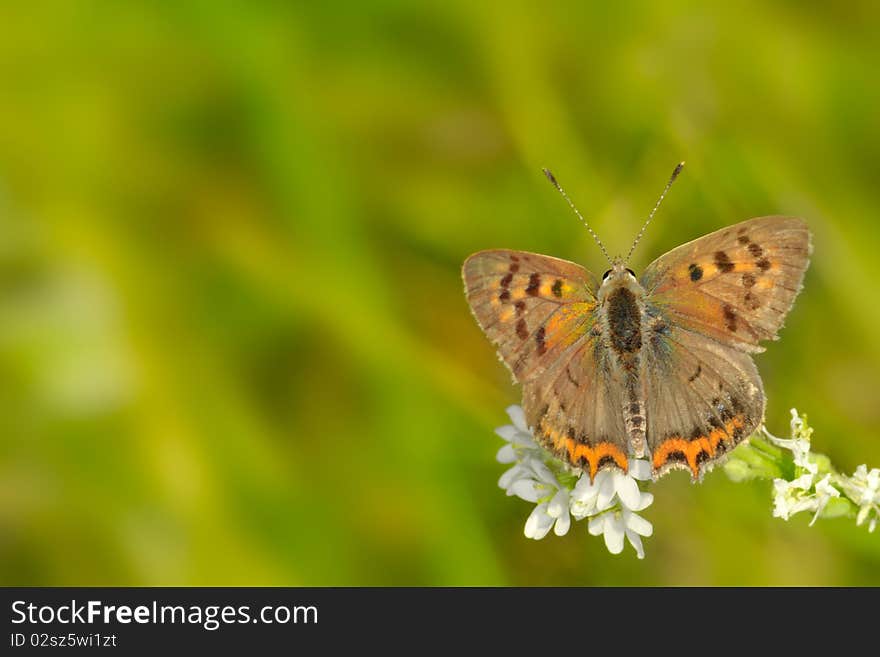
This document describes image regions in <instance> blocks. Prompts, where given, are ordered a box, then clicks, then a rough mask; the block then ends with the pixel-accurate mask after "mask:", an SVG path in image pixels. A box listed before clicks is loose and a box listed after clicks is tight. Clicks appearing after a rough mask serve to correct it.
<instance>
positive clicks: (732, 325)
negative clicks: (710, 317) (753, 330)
mask: <svg viewBox="0 0 880 657" xmlns="http://www.w3.org/2000/svg"><path fill="white" fill-rule="evenodd" d="M722 312H723V313H724V326H725V328H727V330H728V331H731V332H733V333H736V320H737V317H736V312H734V310H733V308H731V307H730V306H729V305H728V304H724V308H723V309H722Z"/></svg>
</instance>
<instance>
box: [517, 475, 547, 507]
mask: <svg viewBox="0 0 880 657" xmlns="http://www.w3.org/2000/svg"><path fill="white" fill-rule="evenodd" d="M510 492H511V493H512V494H513V495H516V496H517V497H519V498H521V499H524V500H525V501H526V502H537V501H538V500H539V499H540V498H541V497H542V495H541V492H542V491H539V490H538V486H537V482H535V480H534V479H517V480H516V481H514V482H513V484H512V485H511V486H510Z"/></svg>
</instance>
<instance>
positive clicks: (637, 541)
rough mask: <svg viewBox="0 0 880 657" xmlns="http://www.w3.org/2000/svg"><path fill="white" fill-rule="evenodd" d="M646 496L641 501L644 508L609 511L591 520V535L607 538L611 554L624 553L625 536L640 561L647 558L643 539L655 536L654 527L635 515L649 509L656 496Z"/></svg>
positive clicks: (606, 543)
mask: <svg viewBox="0 0 880 657" xmlns="http://www.w3.org/2000/svg"><path fill="white" fill-rule="evenodd" d="M644 495H645V496H646V497H645V498H643V499H642V500H641V504H642V505H643V506H641V507H640V508H636V509H626V508H624V509H621V510H618V511H608V512H606V513H603V514H601V515H598V516H596V517H594V518H590V524H589V532H590V534H592V535H593V536H599V534H603V535H604V537H605V547H607V548H608V551H609V552H610V553H611V554H620V553H621V552H622V551H623V538H624V536H625V537H626V538H627V540H628V541H629V542H630V545H632V546H633V548H635V551H636V555H638V557H639V559H644V558H645V550H644V548H643V546H642V538H641V537H642V536H646V537H647V536H650V535H651V534H653V533H654V527H653V525H651V523H650V522H648V521H647V520H645V519H644V518H642V517H641V516H640V515H638V514H637V513H635V511H641V510H642V509H644V508H647V507H648V505H650V504H651V502H652V501H653V500H654V496H653V495H651V494H650V493H644Z"/></svg>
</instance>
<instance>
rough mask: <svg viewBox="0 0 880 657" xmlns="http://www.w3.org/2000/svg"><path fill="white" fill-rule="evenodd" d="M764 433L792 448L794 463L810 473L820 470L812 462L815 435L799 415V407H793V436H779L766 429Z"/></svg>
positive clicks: (773, 440) (788, 448) (776, 443)
mask: <svg viewBox="0 0 880 657" xmlns="http://www.w3.org/2000/svg"><path fill="white" fill-rule="evenodd" d="M764 434H765V435H766V436H767V437H768V438H769V439H770V442H772V443H773V444H775V445H777V446H778V447H783V448H785V449H787V450H790V451H791V453H792V455H793V457H794V464H795V465H796V466H798V467H799V468H803V469H804V470H806V471H807V472H809V473H810V474H816V473H818V472H819V466H818V465H817V464H815V463H812V462H810V437H811V436H812V435H813V429H812V428H811V427H808V426H806V425H805V424H804V421H803V420H802V419H801V417H800V416H799V415H798V412H797V409H794V408H793V409H791V436H792V437H791V438H790V439H786V438H777V437H776V436H774V435H772V434H770V433H769V432H768V431H766V429H765V431H764Z"/></svg>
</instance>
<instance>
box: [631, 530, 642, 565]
mask: <svg viewBox="0 0 880 657" xmlns="http://www.w3.org/2000/svg"><path fill="white" fill-rule="evenodd" d="M626 538H627V540H628V541H629V544H630V545H632V546H633V547H634V548H635V549H636V555H637V556H638V558H639V559H644V558H645V548H644V547H643V546H642V537H641V536H639V535H638V534H636V533H635V532H634V531H632V530H631V529H627V530H626Z"/></svg>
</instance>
